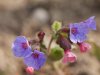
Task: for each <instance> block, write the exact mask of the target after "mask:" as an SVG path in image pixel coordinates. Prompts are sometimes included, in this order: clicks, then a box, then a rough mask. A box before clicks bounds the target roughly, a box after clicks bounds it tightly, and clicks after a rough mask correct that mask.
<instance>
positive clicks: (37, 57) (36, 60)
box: [24, 50, 46, 70]
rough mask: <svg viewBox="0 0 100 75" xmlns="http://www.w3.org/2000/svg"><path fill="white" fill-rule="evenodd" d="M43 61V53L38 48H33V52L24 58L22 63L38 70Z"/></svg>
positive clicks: (44, 57) (44, 59) (44, 60)
mask: <svg viewBox="0 0 100 75" xmlns="http://www.w3.org/2000/svg"><path fill="white" fill-rule="evenodd" d="M45 62H46V56H45V54H44V53H43V52H40V51H38V50H34V52H33V53H32V54H31V55H30V56H29V57H26V58H24V63H25V64H26V65H27V66H29V67H33V68H34V69H35V70H39V69H40V68H41V67H42V66H43V65H44V63H45Z"/></svg>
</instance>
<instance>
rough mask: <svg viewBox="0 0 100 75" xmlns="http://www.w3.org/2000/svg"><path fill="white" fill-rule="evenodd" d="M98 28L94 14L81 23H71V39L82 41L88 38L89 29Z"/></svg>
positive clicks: (77, 41) (75, 41) (76, 41)
mask: <svg viewBox="0 0 100 75" xmlns="http://www.w3.org/2000/svg"><path fill="white" fill-rule="evenodd" d="M90 29H92V30H96V23H95V20H94V16H92V17H90V18H89V19H87V20H85V21H84V22H80V23H72V24H70V40H71V41H72V42H73V43H82V42H83V41H85V40H86V39H87V36H86V35H87V34H88V32H89V30H90Z"/></svg>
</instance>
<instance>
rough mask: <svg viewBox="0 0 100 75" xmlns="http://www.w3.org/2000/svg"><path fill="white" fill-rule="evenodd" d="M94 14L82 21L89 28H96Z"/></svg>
mask: <svg viewBox="0 0 100 75" xmlns="http://www.w3.org/2000/svg"><path fill="white" fill-rule="evenodd" d="M94 18H95V16H92V17H90V18H88V19H87V20H85V21H84V23H85V24H86V25H87V26H88V28H89V29H92V30H96V21H95V20H94Z"/></svg>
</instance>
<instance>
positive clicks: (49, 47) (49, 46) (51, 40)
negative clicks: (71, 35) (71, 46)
mask: <svg viewBox="0 0 100 75" xmlns="http://www.w3.org/2000/svg"><path fill="white" fill-rule="evenodd" d="M52 42H53V36H52V37H51V39H50V42H49V45H48V48H47V50H48V55H49V54H50V51H51V50H50V49H51V44H52Z"/></svg>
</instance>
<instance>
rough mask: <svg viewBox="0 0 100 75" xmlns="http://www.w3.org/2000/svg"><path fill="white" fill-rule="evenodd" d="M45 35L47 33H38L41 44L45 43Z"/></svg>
mask: <svg viewBox="0 0 100 75" xmlns="http://www.w3.org/2000/svg"><path fill="white" fill-rule="evenodd" d="M44 35H45V33H44V32H42V31H41V32H39V33H38V38H39V40H40V42H42V41H43V38H44Z"/></svg>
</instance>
